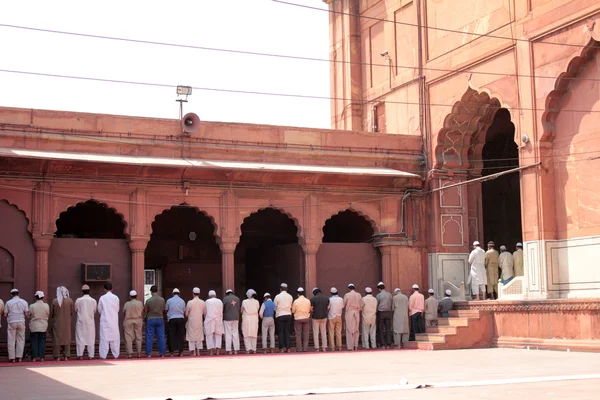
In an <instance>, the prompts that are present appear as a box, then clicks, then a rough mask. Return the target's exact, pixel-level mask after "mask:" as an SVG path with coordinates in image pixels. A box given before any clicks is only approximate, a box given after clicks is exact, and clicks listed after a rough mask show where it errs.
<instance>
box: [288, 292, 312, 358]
mask: <svg viewBox="0 0 600 400" xmlns="http://www.w3.org/2000/svg"><path fill="white" fill-rule="evenodd" d="M297 293H298V294H297V296H298V298H297V299H296V300H294V303H293V304H292V313H293V314H294V331H295V332H296V351H297V352H298V353H299V352H301V351H302V352H305V353H306V352H307V351H308V340H309V332H310V300H308V299H307V298H306V297H305V296H304V288H303V287H299V288H298V290H297Z"/></svg>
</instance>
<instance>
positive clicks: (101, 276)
mask: <svg viewBox="0 0 600 400" xmlns="http://www.w3.org/2000/svg"><path fill="white" fill-rule="evenodd" d="M81 266H82V269H83V281H84V282H108V281H110V279H111V264H106V263H82V264H81Z"/></svg>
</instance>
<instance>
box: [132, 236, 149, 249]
mask: <svg viewBox="0 0 600 400" xmlns="http://www.w3.org/2000/svg"><path fill="white" fill-rule="evenodd" d="M149 241H150V237H149V236H133V237H131V238H130V239H129V249H130V250H131V252H132V253H143V252H145V251H146V247H147V246H148V242H149Z"/></svg>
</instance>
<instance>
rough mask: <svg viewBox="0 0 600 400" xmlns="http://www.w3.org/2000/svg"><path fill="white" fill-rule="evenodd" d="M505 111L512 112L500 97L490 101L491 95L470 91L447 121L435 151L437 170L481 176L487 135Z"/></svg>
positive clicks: (456, 105)
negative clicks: (498, 113)
mask: <svg viewBox="0 0 600 400" xmlns="http://www.w3.org/2000/svg"><path fill="white" fill-rule="evenodd" d="M501 108H506V109H508V110H510V107H504V106H503V105H502V103H501V102H500V100H498V99H497V98H496V97H490V94H489V93H488V91H483V92H478V91H477V90H475V89H473V88H471V87H469V88H468V89H467V91H466V92H465V94H463V96H462V97H461V99H460V100H459V101H457V102H456V103H454V106H453V107H452V112H451V113H450V114H448V115H447V116H446V118H444V124H443V127H442V129H440V132H439V133H438V138H437V145H436V147H435V168H436V169H457V170H472V171H473V174H475V175H477V174H479V173H481V169H482V168H483V162H482V160H481V153H482V151H483V146H484V145H485V135H486V133H487V130H488V128H489V127H490V125H491V124H492V122H493V121H494V117H495V115H496V113H497V112H498V110H500V109H501Z"/></svg>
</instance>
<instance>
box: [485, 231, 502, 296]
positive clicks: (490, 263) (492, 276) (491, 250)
mask: <svg viewBox="0 0 600 400" xmlns="http://www.w3.org/2000/svg"><path fill="white" fill-rule="evenodd" d="M495 246H496V244H495V243H494V242H489V243H488V251H486V252H485V262H484V263H485V270H486V277H487V294H488V297H489V298H490V299H497V298H498V257H499V256H500V254H499V253H498V251H496V249H495Z"/></svg>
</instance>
